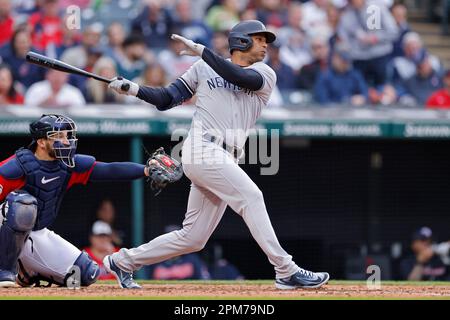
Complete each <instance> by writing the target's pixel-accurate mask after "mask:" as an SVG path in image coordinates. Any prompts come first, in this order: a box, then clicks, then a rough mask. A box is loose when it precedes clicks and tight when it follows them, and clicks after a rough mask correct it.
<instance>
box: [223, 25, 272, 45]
mask: <svg viewBox="0 0 450 320" xmlns="http://www.w3.org/2000/svg"><path fill="white" fill-rule="evenodd" d="M254 34H263V35H264V36H265V37H266V41H267V43H272V42H274V41H275V39H276V36H275V34H274V33H272V32H270V31H267V29H266V27H265V26H264V24H263V23H262V22H261V21H258V20H245V21H241V22H239V23H238V24H237V25H235V26H234V27H233V28H232V29H231V31H230V34H229V36H228V44H229V46H230V52H233V50H239V51H246V50H248V49H250V48H251V47H252V45H253V40H252V37H251V36H252V35H254Z"/></svg>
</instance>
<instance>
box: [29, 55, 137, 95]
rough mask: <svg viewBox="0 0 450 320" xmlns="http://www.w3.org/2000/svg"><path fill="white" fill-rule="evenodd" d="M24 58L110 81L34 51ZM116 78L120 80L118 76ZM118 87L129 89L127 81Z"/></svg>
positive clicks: (43, 64)
mask: <svg viewBox="0 0 450 320" xmlns="http://www.w3.org/2000/svg"><path fill="white" fill-rule="evenodd" d="M25 59H26V60H27V61H28V62H30V63H34V64H37V65H39V66H42V67H45V68H50V69H54V70H58V71H62V72H66V73H72V74H77V75H80V76H84V77H88V78H93V79H95V80H99V81H102V82H106V83H111V82H112V80H111V79H107V78H104V77H101V76H99V75H96V74H94V73H91V72H87V71H84V70H81V69H79V68H77V67H74V66H71V65H70V64H68V63H65V62H62V61H59V60H56V59H52V58H49V57H46V56H43V55H41V54H38V53H36V52H32V51H30V52H28V53H27V55H26V58H25ZM118 79H119V80H121V78H120V77H119V78H118ZM120 89H122V90H123V91H128V90H129V89H130V85H129V84H128V83H125V84H123V85H122V87H121V88H120Z"/></svg>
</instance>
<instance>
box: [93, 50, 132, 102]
mask: <svg viewBox="0 0 450 320" xmlns="http://www.w3.org/2000/svg"><path fill="white" fill-rule="evenodd" d="M92 72H93V73H94V74H98V75H99V76H101V77H104V78H107V79H112V78H114V77H115V76H116V75H117V70H116V64H115V62H114V60H112V59H111V58H109V57H102V58H100V59H99V60H98V61H97V62H96V63H95V65H94V68H93V70H92ZM86 89H87V90H86V101H87V102H88V103H98V104H102V103H123V101H124V98H123V97H124V96H122V95H119V94H117V93H116V92H113V91H112V90H108V84H107V83H104V82H101V81H98V80H95V79H89V80H87V84H86Z"/></svg>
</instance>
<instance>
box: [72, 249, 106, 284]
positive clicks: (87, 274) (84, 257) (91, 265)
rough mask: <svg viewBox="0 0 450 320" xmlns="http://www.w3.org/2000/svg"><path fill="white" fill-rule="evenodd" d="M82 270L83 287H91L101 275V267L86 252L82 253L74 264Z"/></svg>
mask: <svg viewBox="0 0 450 320" xmlns="http://www.w3.org/2000/svg"><path fill="white" fill-rule="evenodd" d="M74 265H75V266H77V267H79V268H80V276H81V279H80V281H81V285H82V286H86V287H87V286H90V285H91V284H93V283H94V282H96V281H97V279H98V277H99V275H100V267H99V266H98V264H97V262H95V261H94V260H92V259H91V257H89V255H88V254H87V253H86V252H82V253H81V254H80V255H79V256H78V258H77V260H75V263H74Z"/></svg>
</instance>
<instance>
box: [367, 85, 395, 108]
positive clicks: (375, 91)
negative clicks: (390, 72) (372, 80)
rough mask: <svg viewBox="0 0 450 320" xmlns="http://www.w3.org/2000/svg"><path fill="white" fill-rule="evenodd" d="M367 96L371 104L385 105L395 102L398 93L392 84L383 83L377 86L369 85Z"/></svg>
mask: <svg viewBox="0 0 450 320" xmlns="http://www.w3.org/2000/svg"><path fill="white" fill-rule="evenodd" d="M368 98H369V102H370V103H371V104H375V105H384V106H387V105H392V104H394V103H396V102H397V98H398V95H397V91H396V90H395V88H394V87H393V86H392V85H390V84H384V85H381V86H379V87H370V88H369V90H368Z"/></svg>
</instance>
